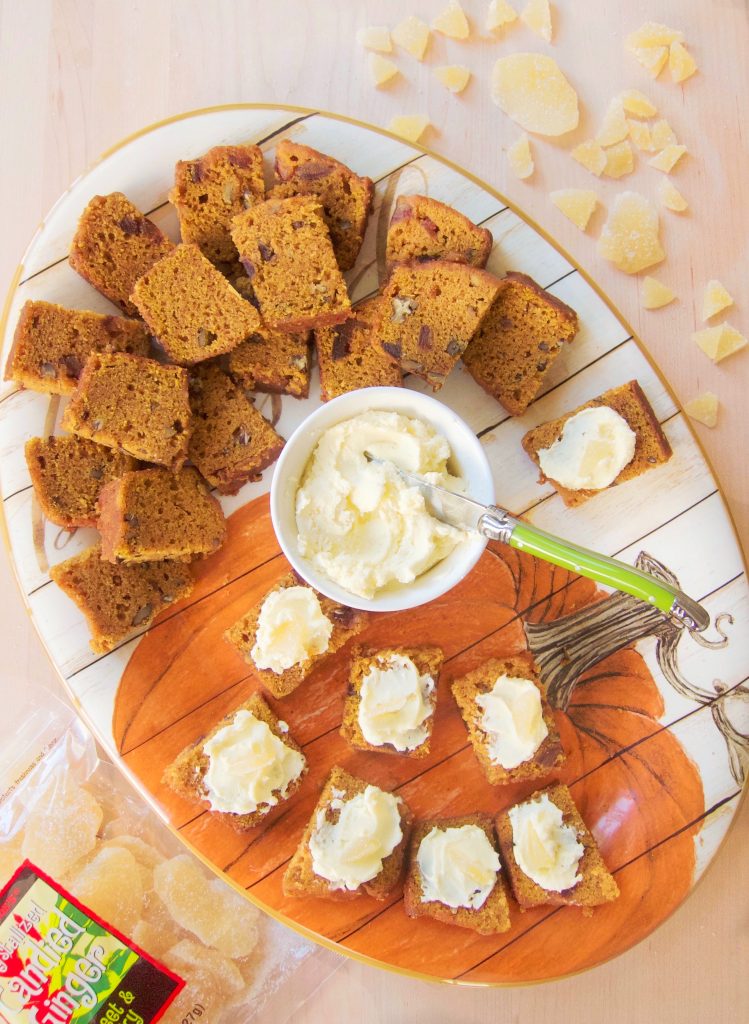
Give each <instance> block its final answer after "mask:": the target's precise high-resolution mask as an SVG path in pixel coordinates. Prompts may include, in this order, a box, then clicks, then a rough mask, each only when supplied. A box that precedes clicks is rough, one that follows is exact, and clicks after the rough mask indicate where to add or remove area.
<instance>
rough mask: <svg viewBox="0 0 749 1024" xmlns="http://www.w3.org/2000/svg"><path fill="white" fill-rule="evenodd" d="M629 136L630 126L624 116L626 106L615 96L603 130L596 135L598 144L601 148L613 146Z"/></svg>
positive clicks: (607, 112) (604, 119) (602, 127)
mask: <svg viewBox="0 0 749 1024" xmlns="http://www.w3.org/2000/svg"><path fill="white" fill-rule="evenodd" d="M628 134H629V125H628V124H627V119H626V117H625V116H624V104H623V103H622V101H621V99H620V98H619V97H618V96H615V97H614V98H613V100H611V102H610V103H609V105H608V109H607V110H606V113H605V115H604V118H603V124H602V125H601V130H600V131H599V133H598V134H597V135H596V142H597V143H598V145H599V146H613V145H614V143H616V142H621V141H622V139H626V137H627V135H628Z"/></svg>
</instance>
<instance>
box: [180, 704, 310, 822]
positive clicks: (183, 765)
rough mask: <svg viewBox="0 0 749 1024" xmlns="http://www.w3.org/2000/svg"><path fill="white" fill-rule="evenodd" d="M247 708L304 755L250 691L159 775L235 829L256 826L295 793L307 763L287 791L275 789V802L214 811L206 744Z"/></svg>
mask: <svg viewBox="0 0 749 1024" xmlns="http://www.w3.org/2000/svg"><path fill="white" fill-rule="evenodd" d="M243 710H244V711H249V712H250V714H252V715H254V716H255V718H258V719H259V720H260V721H261V722H265V724H266V725H267V726H268V728H269V729H270V731H271V732H272V733H273V735H274V736H277V737H278V738H279V739H280V740H281V742H282V743H285V744H286V746H287V747H291V748H292V749H293V750H297V751H299V753H300V754H303V753H304V751H303V750H302V748H301V747H300V746H299V744H298V743H297V742H296V740H295V739H294V737H293V736H292V735H291V733H289V732H288V730H286V731H284V730H283V729H282V728H281V726H280V724H279V720H278V718H277V717H276V715H274V714H273V712H272V711H271V709H270V708H269V707H268V705H267V704H266V702H265V701H264V700H263V698H262V697H261V695H260V694H259V693H253V695H252V696H251V697H250V698H249V700H246V701H245V702H244V704H240V705H239V707H238V708H234V710H233V711H230V712H229V714H227V715H225V716H224V717H223V718H222V719H221V721H220V722H217V723H216V725H214V727H213V728H212V729H211V731H210V732H208V733H206V735H205V736H202V737H201V738H200V739H199V740H197V741H196V742H195V743H191V744H190V746H188V747H185V749H184V750H183V751H182V752H181V753H180V754H178V755H177V757H176V758H175V759H174V761H172V763H171V764H170V765H168V766H167V767H166V769H165V770H164V774H163V776H162V782H164V783H165V785H167V786H169V787H170V789H173V790H174V792H175V793H177V794H178V795H179V796H181V797H183V798H184V799H185V800H191V801H200V802H203V803H208V808H207V810H208V813H209V814H212V815H213V816H214V817H216V818H219V819H221V820H222V821H225V822H226V823H227V824H228V825H230V826H231V827H232V828H233V829H235V830H236V831H237V832H249V831H250V830H251V829H253V828H255V826H256V825H259V824H260V822H261V821H264V820H265V818H267V816H268V815H269V814H270V812H271V811H272V810H274V808H275V807H278V806H279V805H280V804H283V803H286V801H287V800H290V799H291V797H292V796H293V795H294V793H296V791H297V790H298V789H299V787H300V786H301V784H302V779H303V778H304V776H305V775H306V774H307V763H306V760H305V764H304V768H303V769H302V772H301V774H300V775H299V778H297V779H295V780H294V781H293V782H291V783H290V784H289V786H288V788H287V790H286V795H285V796H283V797H282V796H281V794H280V793H279V792H278V791H275V796H277V797H278V803H276V804H273V805H270V804H266V805H264V806H262V807H258V809H257V810H256V811H253V812H252V813H249V814H232V813H230V812H228V811H214V810H213V809H212V808H211V806H210V802H209V801H208V793H207V790H206V787H205V783H204V781H203V780H204V778H205V773H206V772H207V771H208V765H209V758H208V756H207V754H206V753H205V744H206V742H207V741H208V740H210V739H211V738H212V737H213V736H215V735H216V733H217V732H218V731H219V729H223V728H224V727H225V726H227V725H231V723H232V721H233V720H234V716H235V715H236V713H237V712H238V711H243Z"/></svg>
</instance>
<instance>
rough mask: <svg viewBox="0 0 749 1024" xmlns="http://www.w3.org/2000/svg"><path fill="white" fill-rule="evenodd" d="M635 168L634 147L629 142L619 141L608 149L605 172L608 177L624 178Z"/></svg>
mask: <svg viewBox="0 0 749 1024" xmlns="http://www.w3.org/2000/svg"><path fill="white" fill-rule="evenodd" d="M634 169H635V160H634V156H633V154H632V147H631V146H630V144H629V143H628V142H626V141H625V142H617V144H616V145H615V146H610V147H609V148H608V149H607V150H606V166H605V167H604V169H603V173H604V174H605V175H606V177H607V178H623V177H624V175H625V174H631V173H632V171H633V170H634Z"/></svg>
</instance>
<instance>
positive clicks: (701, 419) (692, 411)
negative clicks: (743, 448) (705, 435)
mask: <svg viewBox="0 0 749 1024" xmlns="http://www.w3.org/2000/svg"><path fill="white" fill-rule="evenodd" d="M719 408H720V403H719V402H718V396H717V395H714V394H713V392H712V391H706V392H705V393H704V394H702V395H698V396H697V398H693V399H692V401H691V402H687V404H686V405H685V406H684V412H685V413H686V414H687V416H689V417H691V419H693V420H697V422H698V423H704V424H705V426H706V427H714V426H715V425H716V424H717V422H718V409H719Z"/></svg>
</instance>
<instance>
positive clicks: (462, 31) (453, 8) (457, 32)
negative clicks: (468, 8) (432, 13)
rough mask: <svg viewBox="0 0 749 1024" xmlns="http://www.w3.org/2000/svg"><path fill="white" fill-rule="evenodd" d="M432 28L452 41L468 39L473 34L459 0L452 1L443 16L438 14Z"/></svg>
mask: <svg viewBox="0 0 749 1024" xmlns="http://www.w3.org/2000/svg"><path fill="white" fill-rule="evenodd" d="M432 28H433V29H434V30H435V32H441V33H442V35H443V36H449V37H450V38H451V39H467V38H468V36H469V35H470V34H471V28H470V25H469V24H468V18H466V15H465V11H464V10H463V8H462V7H461V6H460V4H459V3H458V0H450V3H449V5H448V6H447V7H446V8H445V10H444V11H443V12H442V14H438V15H437V17H436V18H435V19H434V21H433V22H432Z"/></svg>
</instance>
